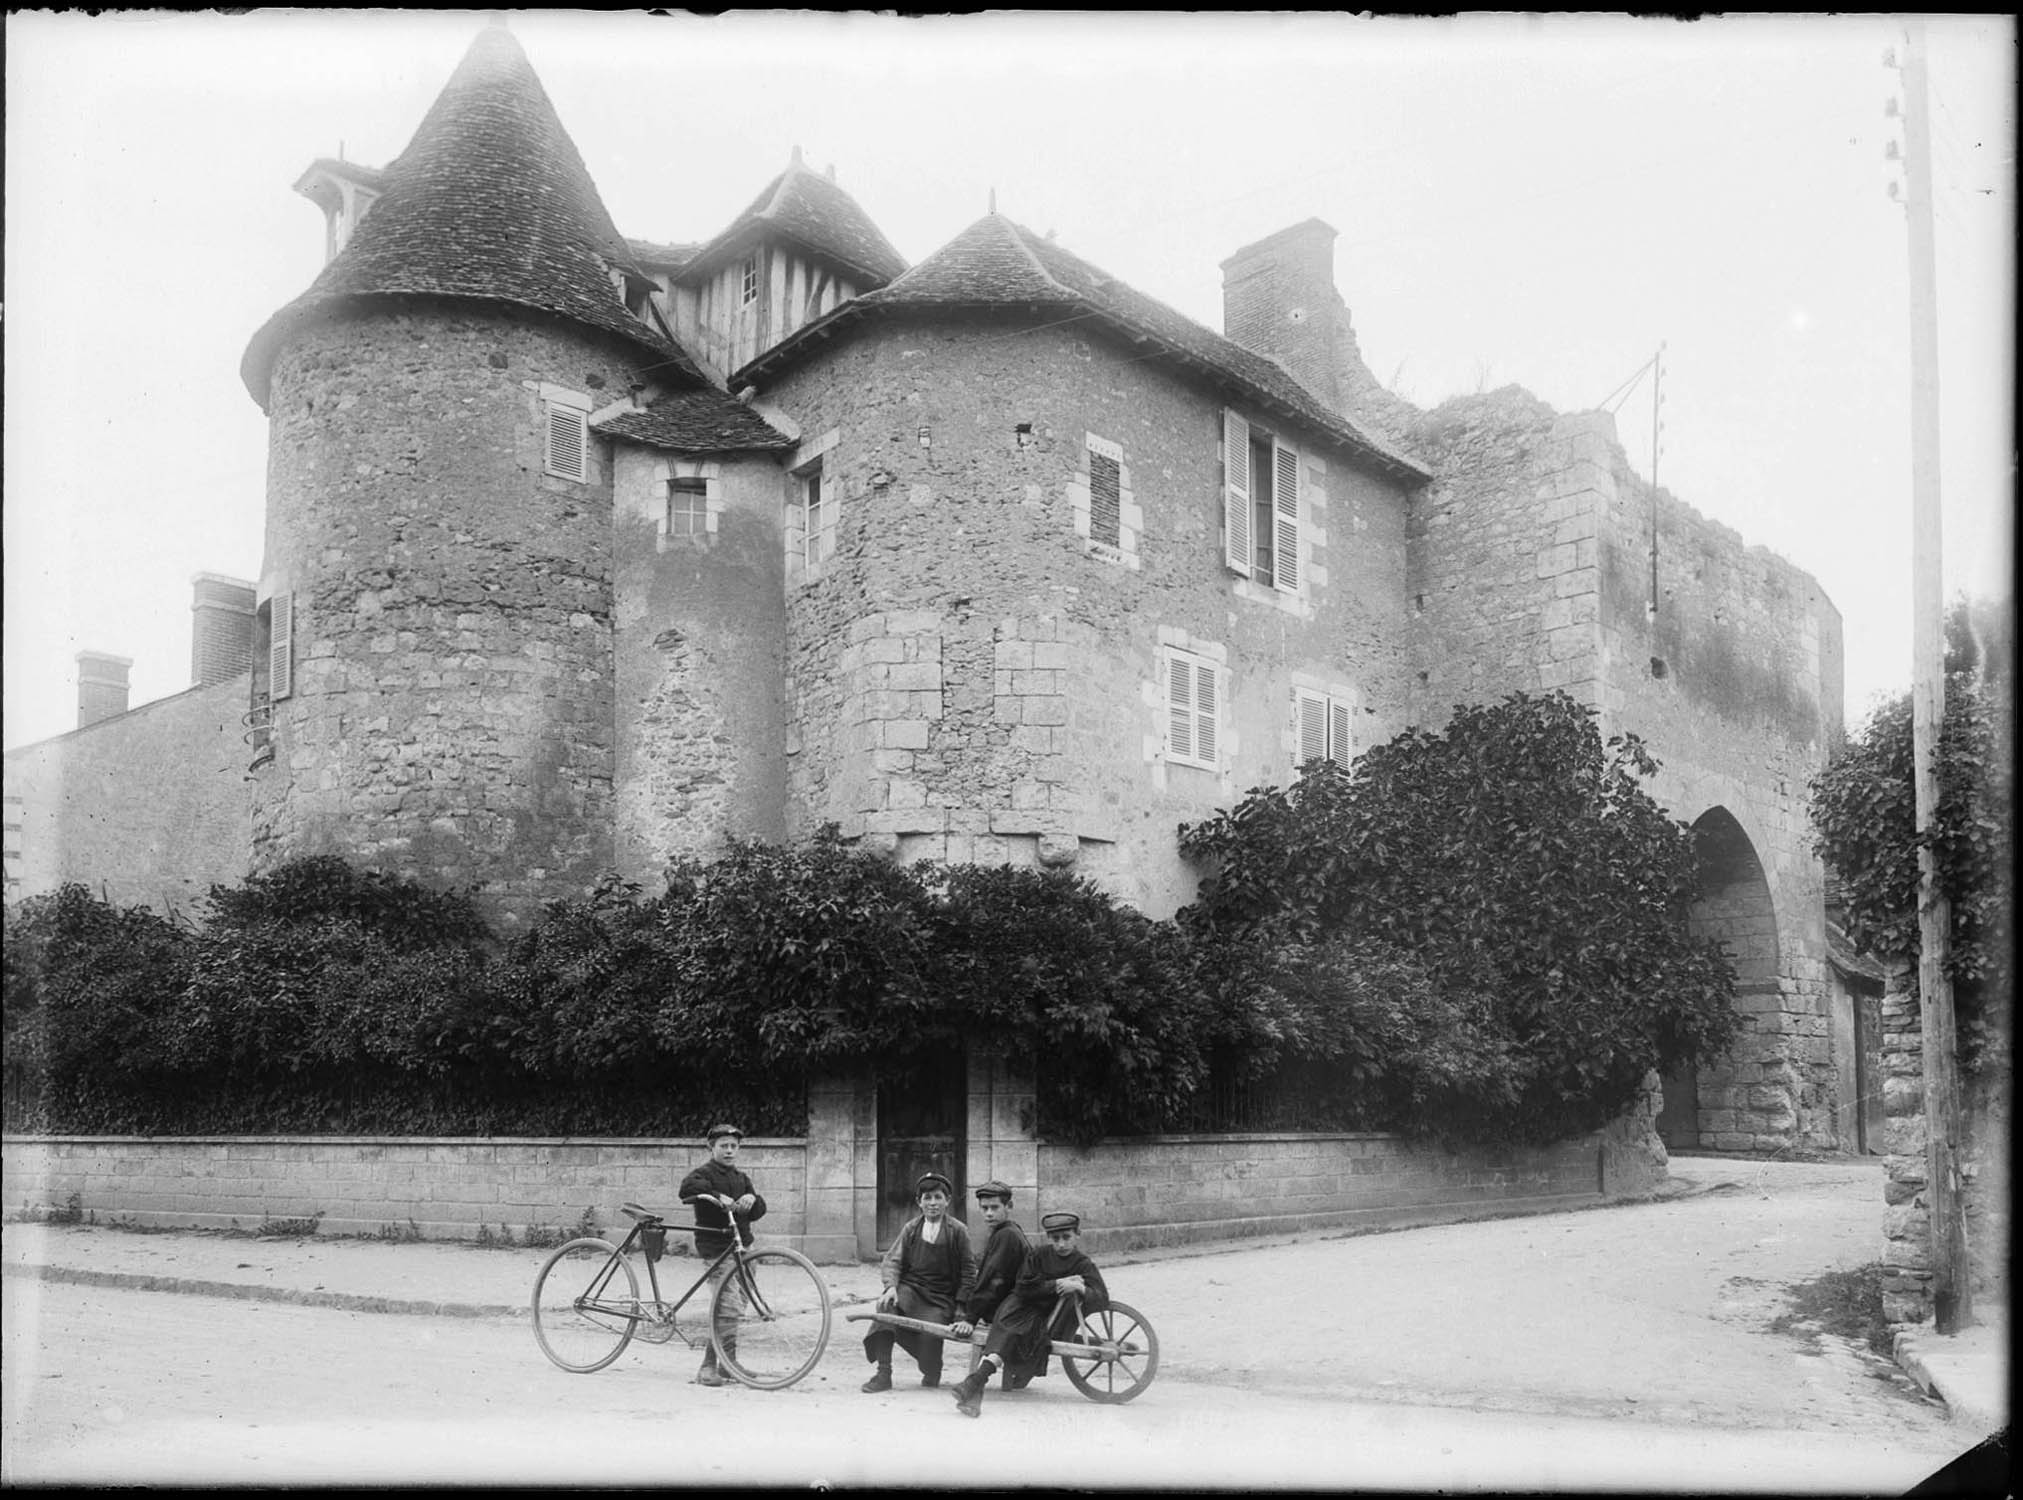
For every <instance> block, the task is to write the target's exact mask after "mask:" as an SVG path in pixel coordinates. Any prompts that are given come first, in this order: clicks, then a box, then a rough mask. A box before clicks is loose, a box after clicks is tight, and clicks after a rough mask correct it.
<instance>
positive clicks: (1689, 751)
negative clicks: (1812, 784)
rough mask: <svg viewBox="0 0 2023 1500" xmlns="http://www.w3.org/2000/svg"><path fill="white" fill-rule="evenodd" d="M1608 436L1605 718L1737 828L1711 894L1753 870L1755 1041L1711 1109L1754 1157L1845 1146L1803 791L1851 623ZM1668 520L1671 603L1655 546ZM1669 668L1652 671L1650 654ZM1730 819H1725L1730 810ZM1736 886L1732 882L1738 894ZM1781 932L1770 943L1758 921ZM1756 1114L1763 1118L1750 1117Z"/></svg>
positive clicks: (1711, 812)
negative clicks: (1843, 628) (1741, 844)
mask: <svg viewBox="0 0 2023 1500" xmlns="http://www.w3.org/2000/svg"><path fill="white" fill-rule="evenodd" d="M1605 436H1606V434H1604V433H1601V432H1599V431H1598V432H1597V433H1596V434H1595V437H1594V439H1593V442H1594V445H1595V447H1596V449H1597V462H1598V463H1600V462H1606V464H1607V467H1608V477H1607V480H1606V482H1605V483H1604V484H1603V485H1602V486H1601V492H1602V495H1603V499H1604V504H1603V506H1602V509H1601V514H1600V520H1599V546H1600V566H1599V575H1600V579H1601V586H1602V588H1601V614H1600V627H1601V642H1602V658H1603V663H1604V665H1603V676H1602V694H1601V699H1600V707H1601V709H1602V714H1603V723H1604V725H1605V726H1607V727H1609V728H1611V729H1613V728H1618V727H1620V728H1625V729H1631V730H1634V731H1635V732H1636V733H1637V734H1639V735H1641V736H1643V738H1644V739H1645V741H1646V742H1647V743H1648V744H1649V745H1650V747H1651V750H1652V753H1653V754H1654V755H1656V756H1657V758H1658V760H1659V761H1660V762H1661V764H1662V768H1661V770H1660V772H1659V774H1658V776H1657V777H1656V778H1655V779H1654V780H1653V781H1652V782H1651V784H1650V785H1651V792H1652V795H1653V796H1655V797H1656V798H1657V799H1658V800H1659V801H1660V802H1661V803H1663V804H1664V805H1665V806H1666V807H1667V808H1669V809H1670V810H1671V811H1673V812H1674V813H1675V814H1677V815H1678V816H1679V817H1681V818H1683V819H1684V820H1686V821H1688V822H1693V823H1696V824H1698V825H1700V826H1701V827H1702V829H1703V830H1704V829H1705V827H1706V825H1707V824H1708V823H1709V821H1710V820H1719V819H1720V818H1722V817H1725V818H1727V819H1729V820H1731V824H1732V828H1733V829H1734V830H1735V831H1736V832H1737V833H1738V834H1739V836H1740V837H1741V838H1742V839H1744V840H1746V844H1747V855H1746V858H1745V857H1744V856H1742V855H1737V856H1736V857H1735V858H1734V859H1733V860H1726V861H1716V862H1714V863H1712V864H1710V863H1709V862H1708V861H1706V860H1703V867H1705V868H1706V871H1707V873H1708V874H1709V875H1710V876H1714V877H1715V878H1713V879H1710V881H1709V882H1708V885H1709V895H1710V897H1712V898H1713V899H1715V900H1717V901H1718V900H1720V899H1722V898H1723V897H1724V896H1726V897H1729V898H1730V899H1731V901H1732V898H1733V896H1734V895H1735V894H1736V890H1735V887H1734V885H1733V884H1732V883H1731V882H1729V881H1728V880H1727V879H1726V878H1725V872H1722V871H1719V870H1717V869H1716V868H1715V867H1714V865H1715V864H1730V865H1733V864H1741V863H1749V864H1752V865H1753V866H1755V867H1757V868H1760V872H1761V874H1760V878H1757V877H1754V876H1753V873H1752V879H1751V881H1750V882H1748V884H1750V885H1753V886H1755V887H1756V888H1757V889H1759V890H1760V891H1761V896H1760V897H1759V896H1754V895H1751V896H1748V897H1747V898H1746V900H1745V903H1744V904H1745V905H1747V906H1748V907H1749V908H1750V910H1748V911H1746V912H1741V913H1731V914H1729V915H1730V917H1731V922H1730V925H1731V926H1732V925H1733V920H1732V919H1733V918H1735V917H1738V916H1739V918H1740V919H1741V920H1742V921H1743V922H1744V923H1745V924H1750V923H1754V924H1758V925H1757V926H1754V927H1750V926H1746V925H1745V927H1743V928H1740V929H1737V930H1736V931H1735V932H1732V933H1728V934H1724V935H1725V936H1728V937H1729V940H1730V947H1731V951H1733V952H1734V953H1735V954H1736V956H1737V963H1738V971H1739V972H1740V973H1741V975H1742V977H1743V979H1744V980H1745V985H1744V989H1745V991H1747V992H1748V993H1745V994H1744V996H1743V997H1742V1000H1741V1001H1740V1008H1741V1009H1742V1010H1743V1011H1744V1013H1745V1023H1746V1027H1747V1031H1746V1034H1745V1036H1744V1037H1743V1039H1742V1040H1741V1041H1740V1042H1739V1043H1738V1044H1737V1046H1736V1048H1735V1049H1734V1050H1733V1052H1732V1054H1731V1056H1730V1057H1729V1058H1728V1059H1727V1060H1725V1061H1724V1063H1722V1064H1720V1065H1717V1067H1716V1068H1715V1069H1713V1070H1711V1071H1710V1074H1709V1075H1708V1076H1706V1077H1703V1080H1702V1090H1701V1092H1702V1097H1701V1104H1702V1108H1703V1110H1705V1109H1707V1108H1719V1107H1721V1105H1722V1102H1723V1101H1721V1100H1720V1099H1719V1098H1718V1097H1717V1096H1718V1095H1719V1094H1720V1093H1721V1091H1723V1090H1724V1089H1725V1090H1727V1092H1728V1096H1729V1098H1728V1101H1727V1102H1730V1103H1732V1105H1733V1106H1734V1107H1735V1108H1736V1109H1737V1110H1738V1111H1739V1112H1740V1114H1739V1116H1738V1126H1737V1133H1738V1134H1740V1135H1753V1136H1754V1137H1755V1139H1754V1140H1753V1141H1752V1142H1751V1144H1750V1145H1749V1146H1746V1147H1745V1146H1742V1145H1741V1144H1740V1143H1739V1141H1736V1142H1731V1143H1730V1144H1731V1145H1732V1146H1734V1148H1735V1149H1765V1150H1767V1149H1774V1148H1775V1147H1777V1146H1780V1145H1786V1144H1791V1143H1794V1142H1799V1143H1803V1144H1806V1145H1809V1146H1815V1147H1823V1148H1829V1149H1830V1148H1832V1147H1834V1146H1836V1145H1837V1144H1838V1141H1839V1133H1838V1130H1837V1125H1836V1120H1837V1114H1838V1111H1839V1107H1840V1104H1841V1102H1842V1101H1841V1100H1840V1097H1839V1094H1840V1070H1839V1068H1838V1067H1837V1065H1836V1062H1835V1059H1834V1057H1833V1049H1832V1037H1831V1030H1832V1008H1833V1001H1832V993H1831V985H1830V983H1829V976H1828V969H1827V946H1826V907H1825V871H1824V868H1823V867H1822V865H1821V864H1820V862H1819V859H1818V857H1817V856H1816V855H1815V854H1814V853H1813V850H1812V829H1811V825H1810V821H1809V819H1808V817H1807V813H1806V807H1805V795H1806V793H1805V789H1806V785H1807V783H1808V782H1809V781H1810V780H1811V778H1812V776H1813V775H1814V773H1816V772H1817V771H1818V770H1819V768H1820V767H1821V766H1823V765H1824V764H1825V759H1826V756H1827V755H1828V754H1829V753H1830V752H1831V749H1832V747H1833V745H1834V744H1835V743H1836V742H1837V741H1838V739H1839V736H1840V733H1841V657H1840V613H1839V611H1838V610H1836V609H1835V608H1834V606H1833V604H1832V602H1831V601H1830V600H1829V599H1828V598H1827V597H1826V594H1825V592H1824V590H1822V589H1821V588H1820V586H1819V584H1818V582H1817V581H1816V580H1814V579H1813V578H1812V577H1811V576H1810V575H1809V574H1807V573H1805V572H1804V571H1802V570H1801V569H1799V568H1797V567H1794V566H1793V565H1792V564H1790V563H1788V562H1786V561H1785V560H1784V559H1783V558H1780V557H1778V556H1777V555H1776V554H1774V553H1772V552H1770V551H1768V550H1766V549H1764V548H1762V547H1750V546H1747V545H1745V544H1744V542H1743V540H1742V538H1741V537H1740V536H1738V535H1737V534H1736V533H1735V532H1734V531H1733V530H1731V529H1730V528H1728V527H1726V526H1723V525H1721V524H1720V523H1718V522H1715V521H1712V520H1709V519H1708V518H1707V517H1705V516H1702V515H1701V514H1699V512H1697V511H1695V510H1694V509H1692V508H1691V507H1690V506H1687V505H1684V504H1682V503H1680V502H1679V501H1677V500H1675V499H1673V498H1672V497H1671V496H1670V495H1667V494H1665V493H1664V492H1662V491H1659V492H1657V493H1656V494H1655V495H1654V494H1653V492H1652V490H1651V488H1650V486H1649V485H1647V484H1646V483H1644V481H1642V480H1641V479H1639V478H1638V477H1637V476H1636V475H1635V474H1633V473H1632V472H1631V471H1630V468H1629V464H1628V461H1627V459H1626V458H1625V457H1624V456H1623V453H1622V450H1621V448H1620V447H1618V446H1617V445H1615V443H1614V442H1613V441H1612V440H1609V441H1607V442H1606V443H1604V442H1603V439H1604V437H1605ZM1654 511H1655V518H1656V527H1657V563H1658V568H1657V609H1656V612H1655V615H1653V614H1652V613H1651V611H1650V609H1649V605H1650V601H1651V538H1652V523H1653V515H1654ZM1654 658H1655V659H1656V660H1657V662H1658V663H1660V664H1661V665H1655V666H1654V665H1653V659H1654ZM1717 810H1718V811H1717ZM1724 887H1725V889H1724ZM1765 921H1768V922H1770V923H1771V924H1773V925H1772V926H1771V929H1770V930H1769V931H1768V932H1767V933H1766V932H1764V931H1762V930H1761V927H1760V924H1761V923H1763V922H1765ZM1752 1117H1753V1118H1752Z"/></svg>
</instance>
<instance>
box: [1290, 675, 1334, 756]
mask: <svg viewBox="0 0 2023 1500" xmlns="http://www.w3.org/2000/svg"><path fill="white" fill-rule="evenodd" d="M1293 701H1294V705H1295V707H1294V724H1293V730H1294V733H1295V735H1296V736H1297V740H1296V747H1295V748H1294V750H1293V757H1292V763H1293V768H1294V769H1295V770H1297V769H1298V768H1299V767H1301V766H1304V765H1306V764H1307V762H1309V761H1315V760H1321V759H1324V758H1325V757H1326V755H1327V753H1328V700H1327V699H1325V698H1323V697H1322V696H1321V695H1320V694H1319V693H1309V692H1307V691H1306V690H1305V689H1304V688H1295V689H1294V690H1293Z"/></svg>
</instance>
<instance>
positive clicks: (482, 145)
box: [240, 26, 707, 406]
mask: <svg viewBox="0 0 2023 1500" xmlns="http://www.w3.org/2000/svg"><path fill="white" fill-rule="evenodd" d="M384 186H385V191H384V193H383V194H382V195H381V197H380V199H379V201H378V202H377V203H376V204H375V205H374V206H373V209H372V212H371V213H370V214H368V215H367V216H366V217H365V218H364V220H363V221H362V222H361V223H360V224H359V226H358V228H357V229H356V230H355V231H354V232H353V233H352V236H351V239H350V242H349V243H348V244H347V245H346V246H345V248H344V250H343V252H342V253H341V254H339V255H338V256H337V258H336V259H334V260H333V261H331V262H330V264H329V265H327V266H325V267H324V268H323V272H322V274H321V275H319V276H318V277H317V278H316V280H315V281H314V282H313V283H311V285H310V287H309V290H308V291H307V292H305V293H303V294H302V296H300V297H298V298H296V299H295V300H294V301H293V302H291V303H289V304H288V306H286V307H284V308H282V309H281V311H280V312H278V313H276V314H275V315H274V316H273V317H272V318H270V319H268V321H267V323H266V325H265V326H264V327H262V328H261V329H260V331H259V332H258V333H256V334H255V335H254V336H253V341H252V343H251V345H250V346H249V347H248V348H247V350H246V355H245V358H244V359H243V360H242V361H241V362H240V374H241V375H242V377H243V378H244V379H245V382H246V388H247V389H248V390H249V391H251V392H252V393H253V398H254V399H255V400H256V401H259V402H260V403H261V404H262V405H263V406H264V405H265V404H266V395H267V382H268V378H269V376H270V375H271V373H272V370H273V364H274V359H275V356H276V354H277V353H278V352H279V350H280V347H281V344H282V343H283V342H284V341H285V339H286V338H287V336H288V334H289V332H290V331H291V330H292V329H293V328H294V327H295V326H296V325H297V324H298V323H299V322H301V321H302V320H304V319H306V318H310V317H313V316H315V315H316V314H317V313H319V312H321V311H323V310H325V309H328V308H331V307H335V306H340V305H345V304H348V303H352V302H354V301H355V300H356V299H359V298H375V297H382V296H428V297H462V298H472V299H476V300H480V301H487V302H499V303H507V304H511V305H514V306H518V307H524V308H531V309H534V310H537V311H540V312H545V313H551V314H554V315H556V316H558V317H562V318H567V319H569V320H571V321H572V322H575V323H578V324H581V325H583V326H586V327H589V328H597V329H602V330H604V331H606V332H608V333H613V334H617V335H619V336H620V337H622V338H625V339H627V340H629V341H630V342H632V343H633V344H635V345H637V346H639V347H640V348H642V349H645V350H647V351H650V352H651V353H653V354H656V355H658V356H659V358H660V360H661V362H662V363H661V365H660V367H659V368H658V369H656V370H655V371H654V372H653V373H654V376H655V378H657V379H664V380H671V381H672V382H674V383H681V382H684V381H685V382H688V383H691V384H695V385H704V384H707V381H706V380H705V379H704V378H703V375H702V373H701V371H699V370H698V369H697V368H696V367H695V364H694V362H693V361H691V360H690V359H689V357H688V356H687V355H686V354H684V353H683V352H682V351H681V350H680V349H679V348H678V347H677V346H676V345H674V344H673V343H672V342H670V341H669V340H668V339H666V338H665V337H663V336H662V335H661V334H659V333H658V332H656V331H654V330H652V329H650V328H648V327H647V326H646V325H645V324H644V323H641V322H640V321H639V320H638V319H636V318H635V317H633V316H632V314H631V313H630V312H628V311H627V310H626V307H625V302H624V299H623V297H622V296H621V295H620V293H619V290H618V288H617V286H616V285H615V284H614V283H613V280H612V276H611V272H612V271H613V270H617V271H619V272H621V273H623V274H624V275H625V276H626V277H628V278H631V279H634V280H637V281H640V282H647V281H650V280H651V278H650V277H648V276H647V275H646V273H645V271H644V270H643V269H642V268H641V267H640V266H639V265H638V263H637V262H636V260H635V259H634V257H633V255H632V252H631V251H630V250H629V249H628V248H627V246H626V242H625V241H624V240H623V239H622V238H620V236H619V234H618V231H617V229H616V228H615V227H613V225H612V222H611V216H610V214H609V213H608V212H606V210H605V207H604V202H603V200H602V199H601V198H599V197H598V195H597V188H596V185H595V184H594V183H593V182H592V181H591V180H590V174H589V172H588V170H587V169H585V167H584V165H583V158H582V157H581V156H580V155H579V154H578V153H577V150H576V145H575V143H574V142H573V141H571V140H570V139H569V134H568V132H567V131H565V130H564V129H563V128H562V122H561V121H560V120H559V119H558V118H557V117H556V115H555V108H554V105H553V104H551V103H550V102H549V99H548V94H547V90H545V89H543V88H542V87H541V80H540V79H539V78H537V77H536V76H535V75H534V69H533V67H532V65H531V64H529V63H528V61H527V55H526V53H524V52H523V51H521V49H520V44H519V42H518V41H517V40H515V38H514V37H513V35H512V34H511V33H510V32H508V31H507V30H506V29H505V28H504V27H503V26H490V27H487V28H486V29H485V30H483V31H482V32H480V33H479V34H478V36H477V39H476V40H475V41H473V42H472V43H471V46H470V50H469V51H467V52H466V53H465V54H464V58H463V61H462V62H461V63H459V64H458V65H457V70H456V72H455V73H454V74H452V75H451V77H450V80H449V82H448V83H447V84H446V85H444V87H443V91H442V93H441V94H440V95H438V96H437V98H436V101H435V103H434V105H433V106H431V107H430V109H429V112H428V114H427V116H426V117H425V118H424V119H423V120H422V122H421V125H420V127H419V128H418V129H417V130H416V131H415V134H414V139H413V140H412V141H410V142H409V143H408V147H407V149H406V150H405V151H403V152H402V153H401V154H400V156H399V157H398V158H396V159H395V161H394V162H393V163H392V165H390V166H389V167H387V168H386V169H385V182H384Z"/></svg>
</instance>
